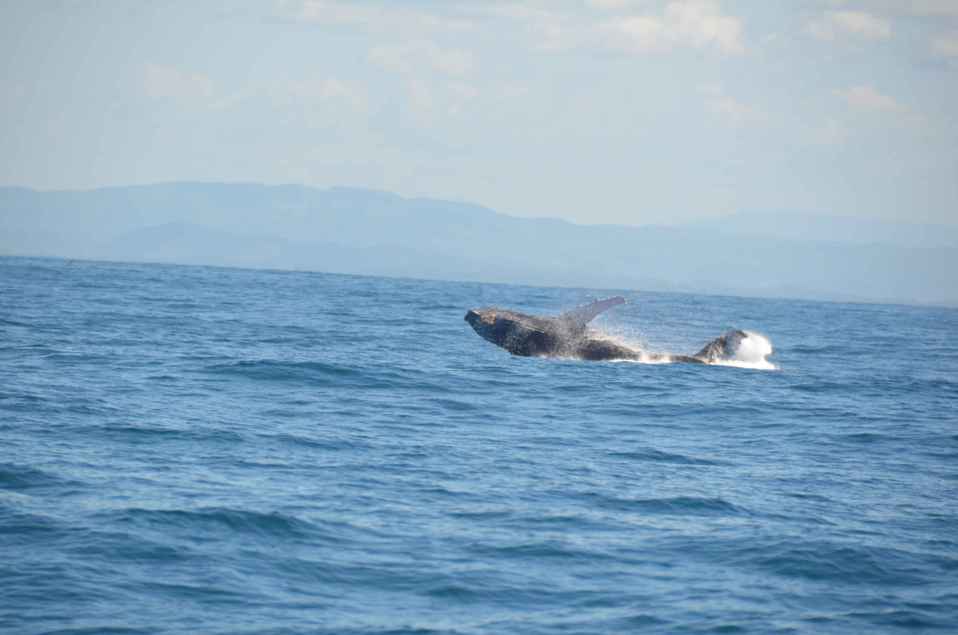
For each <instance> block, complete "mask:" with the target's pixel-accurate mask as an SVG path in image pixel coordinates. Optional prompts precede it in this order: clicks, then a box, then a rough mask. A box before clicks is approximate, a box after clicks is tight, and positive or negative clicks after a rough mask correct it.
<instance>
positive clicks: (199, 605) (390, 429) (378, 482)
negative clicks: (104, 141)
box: [0, 258, 958, 634]
mask: <svg viewBox="0 0 958 635" xmlns="http://www.w3.org/2000/svg"><path fill="white" fill-rule="evenodd" d="M601 295H604V294H603V293H602V292H599V291H591V290H571V289H546V288H533V287H520V286H503V285H484V284H469V283H451V282H424V281H413V280H389V279H381V278H362V277H350V276H338V275H326V274H315V273H290V272H269V271H244V270H229V269H215V268H205V267H177V266H158V265H121V264H104V263H88V262H68V261H61V260H33V259H19V258H5V259H0V447H2V450H3V451H2V454H0V631H3V632H5V633H6V632H10V633H46V632H77V633H110V632H116V633H120V632H122V633H157V632H177V633H183V632H190V633H277V634H278V633H407V632H408V633H445V632H455V633H603V632H610V633H620V632H636V631H643V630H648V631H652V632H662V631H667V632H695V633H698V632H755V633H773V632H809V633H819V632H848V633H865V632H896V631H906V630H922V629H926V630H931V629H941V630H943V631H945V632H948V631H952V632H954V629H956V628H958V414H956V412H958V337H956V336H958V311H955V310H949V309H938V308H916V307H904V306H882V305H853V304H829V303H814V302H801V301H788V300H760V299H742V298H729V297H704V296H692V295H674V294H654V293H637V292H628V293H625V295H626V297H627V298H628V300H629V304H627V305H624V306H621V307H618V308H616V309H615V310H613V311H611V312H610V314H607V315H605V316H603V317H602V318H600V319H599V320H598V326H599V327H600V328H601V329H602V330H604V331H606V332H609V333H613V334H615V335H617V336H618V337H621V338H624V339H627V340H629V341H632V342H639V343H642V344H643V345H644V346H646V347H647V348H649V349H650V350H655V351H666V352H679V353H692V352H694V351H696V350H698V348H699V347H701V345H702V344H704V343H705V342H706V341H708V340H709V339H711V338H713V337H715V336H717V335H719V334H720V333H721V332H722V331H723V330H725V329H727V328H729V327H739V328H745V329H749V330H752V331H756V332H761V333H764V334H765V335H767V336H768V337H769V339H770V340H771V342H772V343H773V345H774V347H775V353H774V355H773V356H772V358H771V361H773V362H774V363H775V364H776V366H777V367H778V370H773V371H769V370H751V369H747V368H734V367H716V366H698V365H682V364H661V365H644V364H632V363H592V362H581V361H574V360H550V359H523V358H515V357H511V356H510V355H508V354H507V353H505V352H504V351H503V350H501V349H499V348H496V347H494V346H493V345H491V344H489V343H487V342H485V341H483V340H482V339H480V338H479V337H477V336H476V335H475V334H474V333H473V332H472V330H471V329H470V328H469V326H468V325H467V324H466V323H465V322H464V321H463V315H464V313H465V311H466V310H467V309H468V308H471V307H475V306H481V305H500V306H508V307H512V308H516V309H519V310H525V311H529V312H543V313H547V312H559V311H561V310H563V309H566V308H570V307H572V306H575V305H577V304H581V303H583V302H585V301H587V300H589V299H592V298H594V297H596V296H601Z"/></svg>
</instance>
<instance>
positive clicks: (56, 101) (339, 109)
mask: <svg viewBox="0 0 958 635" xmlns="http://www.w3.org/2000/svg"><path fill="white" fill-rule="evenodd" d="M0 81H2V84H3V90H2V95H3V99H2V115H0V148H2V149H3V150H2V152H0V185H19V186H28V187H34V188H39V189H86V188H94V187H101V186H110V185H129V184H144V183H156V182H166V181H180V180H188V181H224V182H238V181H239V182H257V183H300V184H305V185H313V186H318V187H328V186H335V185H344V186H353V187H364V188H374V189H381V190H387V191H391V192H396V193H398V194H401V195H404V196H427V197H434V198H444V199H450V200H457V201H469V202H474V203H479V204H482V205H486V206H489V207H491V208H494V209H496V210H497V211H500V212H504V213H509V214H514V215H520V216H549V217H557V218H565V219H568V220H572V221H575V222H580V223H617V224H628V225H643V224H649V223H664V224H679V223H685V222H690V221H695V220H699V219H708V218H715V217H720V216H723V215H726V214H731V213H735V212H742V211H747V212H761V213H768V214H776V213H780V212H783V211H789V212H802V213H814V214H836V215H843V216H853V217H860V218H862V219H863V220H867V219H870V218H872V219H883V220H898V221H907V222H931V223H945V224H951V225H954V224H958V99H956V98H958V0H913V1H911V2H908V1H905V0H900V1H891V0H861V1H859V2H854V1H851V0H849V1H845V2H842V1H836V0H822V1H819V2H816V1H814V0H809V1H803V2H787V1H759V0H754V1H749V2H746V1H739V2H731V1H728V0H726V1H724V2H720V1H718V0H673V1H654V0H578V1H575V0H551V1H548V2H547V1H538V0H527V1H523V2H518V1H511V0H486V1H480V0H443V1H440V0H408V1H405V2H404V1H400V0H393V1H389V2H386V1H383V0H354V1H349V2H347V1H345V0H279V1H275V2H269V1H262V2H241V1H233V0H231V1H229V2H219V1H214V0H209V1H206V2H199V3H197V2H192V1H191V2H178V1H175V0H174V1H167V2H159V3H146V2H120V1H116V2H109V1H101V2H72V1H71V2H54V1H41V2H33V1H22V2H17V1H10V0H0Z"/></svg>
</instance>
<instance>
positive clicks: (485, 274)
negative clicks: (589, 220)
mask: <svg viewBox="0 0 958 635" xmlns="http://www.w3.org/2000/svg"><path fill="white" fill-rule="evenodd" d="M766 218H768V216H762V215H761V214H754V213H753V214H739V215H735V216H731V217H728V218H724V219H719V220H710V221H703V222H700V223H692V224H686V225H680V226H611V225H578V224H574V223H571V222H567V221H563V220H556V219H548V218H521V217H514V216H508V215H505V214H501V213H497V212H495V211H493V210H490V209H488V208H484V207H481V206H478V205H472V204H468V203H461V202H451V201H440V200H433V199H421V198H404V197H401V196H398V195H396V194H391V193H387V192H380V191H373V190H364V189H355V188H330V189H317V188H311V187H304V186H297V185H283V186H266V185H254V184H209V183H169V184H160V185H146V186H131V187H114V188H102V189H95V190H86V191H36V190H31V189H26V188H14V187H6V188H0V254H2V255H25V256H56V257H67V258H83V259H99V260H120V261H131V262H165V263H182V264H203V265H222V266H239V267H253V268H277V269H298V270H317V271H328V272H336V273H352V274H370V275H387V276H402V277H415V278H426V279H452V280H463V281H487V282H507V283H521V284H535V285H548V286H575V287H593V288H595V287H600V288H619V289H640V290H656V291H682V292H693V293H711V294H731V295H747V296H769V297H798V298H812V299H829V300H852V301H889V302H902V303H932V304H946V305H958V280H956V278H955V276H954V275H953V273H951V272H954V271H956V270H958V229H956V228H954V227H950V226H930V225H909V224H904V223H880V222H866V221H859V220H852V219H848V218H844V219H843V218H833V217H821V216H810V215H801V214H791V215H781V214H778V215H776V216H775V218H776V220H775V222H769V221H767V220H765V219H766Z"/></svg>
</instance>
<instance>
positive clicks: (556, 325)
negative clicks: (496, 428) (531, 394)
mask: <svg viewBox="0 0 958 635" xmlns="http://www.w3.org/2000/svg"><path fill="white" fill-rule="evenodd" d="M624 302H625V299H624V298H621V297H614V298H608V299H606V300H598V301H596V302H593V303H591V304H587V305H585V306H582V307H579V308H577V309H573V310H572V311H569V312H567V313H563V314H562V315H558V316H554V317H553V316H538V315H527V314H525V313H519V312H518V311H511V310H509V309H499V308H496V307H487V308H481V309H471V310H470V311H469V312H467V313H466V317H465V320H466V322H468V323H469V325H470V326H472V328H473V329H474V330H475V331H476V333H478V334H479V335H480V336H482V337H483V338H484V339H486V340H488V341H490V342H492V343H493V344H495V345H497V346H500V347H502V348H504V349H506V350H507V351H509V352H510V353H512V354H513V355H520V356H523V357H574V358H578V359H585V360H590V361H603V360H645V361H656V360H668V361H675V362H689V363H695V364H709V363H713V362H718V361H722V360H726V359H730V358H731V357H733V356H734V355H735V351H736V350H737V349H738V346H739V344H740V343H741V341H742V340H743V339H745V338H746V337H748V336H747V335H746V334H745V333H744V332H743V331H739V330H733V331H729V332H727V333H725V334H724V335H722V336H721V337H718V338H716V339H714V340H712V341H711V342H709V343H708V344H706V345H705V346H704V347H703V348H702V350H700V351H699V352H698V353H696V354H695V355H661V354H657V353H645V352H642V351H637V350H635V349H632V348H629V347H628V346H624V345H622V344H619V343H617V342H613V341H611V340H608V339H605V338H603V337H601V336H599V335H597V334H595V333H592V332H591V331H589V329H588V328H587V325H588V323H589V322H590V321H592V319H593V318H595V317H596V316H597V315H599V314H600V313H602V312H603V311H606V310H608V309H610V308H612V307H614V306H618V305H620V304H622V303H624Z"/></svg>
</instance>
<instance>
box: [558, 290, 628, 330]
mask: <svg viewBox="0 0 958 635" xmlns="http://www.w3.org/2000/svg"><path fill="white" fill-rule="evenodd" d="M620 304H625V298H623V297H622V296H615V297H614V298H606V299H605V300H596V301H595V302H590V303H589V304H586V305H585V306H580V307H578V308H575V309H572V310H571V311H567V312H565V313H563V314H562V315H560V316H559V319H560V320H565V321H568V322H571V323H573V324H575V325H577V326H579V327H585V325H586V324H588V323H589V322H591V321H592V320H594V319H595V318H596V316H597V315H599V314H600V313H603V312H605V311H608V310H609V309H611V308H612V307H614V306H619V305H620Z"/></svg>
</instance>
